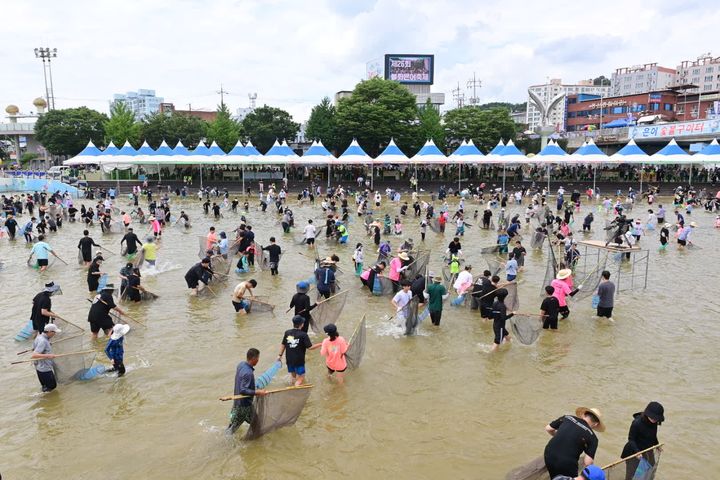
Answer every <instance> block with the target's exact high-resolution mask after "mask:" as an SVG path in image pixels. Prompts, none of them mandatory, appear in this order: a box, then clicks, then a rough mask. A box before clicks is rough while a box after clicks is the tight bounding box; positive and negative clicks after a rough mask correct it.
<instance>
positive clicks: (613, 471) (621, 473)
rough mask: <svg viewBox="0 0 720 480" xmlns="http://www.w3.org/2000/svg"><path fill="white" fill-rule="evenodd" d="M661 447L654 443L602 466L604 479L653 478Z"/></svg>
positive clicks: (636, 479)
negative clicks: (640, 450) (649, 446)
mask: <svg viewBox="0 0 720 480" xmlns="http://www.w3.org/2000/svg"><path fill="white" fill-rule="evenodd" d="M661 447H662V444H660V445H656V446H654V447H651V448H648V449H646V450H643V451H642V452H638V453H636V454H633V455H632V456H629V457H627V458H623V459H620V460H618V461H617V462H613V463H611V464H609V465H607V466H605V467H603V470H604V471H605V479H606V480H626V479H632V480H653V479H654V478H655V473H656V472H657V469H658V467H659V465H660V454H661V453H662V450H661ZM638 456H640V458H638Z"/></svg>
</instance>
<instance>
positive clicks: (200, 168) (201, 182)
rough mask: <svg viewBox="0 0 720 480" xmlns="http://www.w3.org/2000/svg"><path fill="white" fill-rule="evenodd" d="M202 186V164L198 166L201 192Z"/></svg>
mask: <svg viewBox="0 0 720 480" xmlns="http://www.w3.org/2000/svg"><path fill="white" fill-rule="evenodd" d="M202 188H203V184H202V164H200V190H202Z"/></svg>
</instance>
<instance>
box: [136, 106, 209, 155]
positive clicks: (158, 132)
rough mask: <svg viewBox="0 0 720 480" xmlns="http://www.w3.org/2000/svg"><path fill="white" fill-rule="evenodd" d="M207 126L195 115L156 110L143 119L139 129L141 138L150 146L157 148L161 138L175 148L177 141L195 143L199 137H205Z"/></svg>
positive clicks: (188, 143) (188, 144) (185, 143)
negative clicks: (169, 113)
mask: <svg viewBox="0 0 720 480" xmlns="http://www.w3.org/2000/svg"><path fill="white" fill-rule="evenodd" d="M207 127H208V124H207V122H205V121H204V120H202V119H200V118H197V117H191V116H187V115H181V114H178V113H173V114H171V115H168V114H166V113H160V112H157V113H154V114H152V115H148V116H146V117H145V118H144V119H143V121H142V125H141V127H140V130H141V135H142V138H144V139H145V141H146V142H148V144H149V145H150V146H151V147H152V148H158V147H159V146H160V144H161V143H162V141H163V140H165V142H166V143H167V144H168V145H169V146H170V147H171V148H175V146H176V145H177V143H178V141H182V142H183V145H186V146H193V145H197V144H198V142H199V141H200V139H201V138H205V136H206V134H207Z"/></svg>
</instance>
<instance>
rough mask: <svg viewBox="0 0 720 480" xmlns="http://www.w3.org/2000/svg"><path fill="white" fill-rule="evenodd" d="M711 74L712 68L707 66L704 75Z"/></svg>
mask: <svg viewBox="0 0 720 480" xmlns="http://www.w3.org/2000/svg"><path fill="white" fill-rule="evenodd" d="M712 72H713V67H712V66H709V67H707V68H706V69H705V73H712Z"/></svg>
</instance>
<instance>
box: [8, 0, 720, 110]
mask: <svg viewBox="0 0 720 480" xmlns="http://www.w3.org/2000/svg"><path fill="white" fill-rule="evenodd" d="M711 3H712V2H702V1H700V0H685V1H684V2H679V1H677V0H676V1H670V0H654V1H645V0H642V1H641V0H623V1H615V0H606V1H604V2H601V3H587V2H578V1H576V0H574V1H565V0H556V1H552V2H549V1H535V2H530V1H524V0H523V1H520V0H502V1H495V0H492V1H485V0H474V1H472V0H452V1H439V0H267V1H260V0H257V1H243V0H205V1H200V0H143V1H141V0H122V1H120V0H117V1H115V0H102V1H98V0H72V1H64V2H63V1H61V2H51V1H47V0H24V1H15V2H9V1H8V2H2V7H1V8H2V13H3V28H2V29H0V45H2V47H0V52H1V53H0V59H1V60H2V74H1V75H0V105H2V107H3V108H4V106H6V105H7V104H9V103H13V104H17V105H18V106H20V108H21V110H22V111H28V110H32V105H31V103H32V99H33V98H35V97H37V96H43V95H44V84H43V77H42V67H41V63H40V60H38V59H36V58H35V57H34V54H33V48H34V47H38V46H50V47H55V48H57V49H58V58H57V59H56V61H55V62H53V77H54V84H55V95H56V104H57V107H58V108H62V107H71V106H79V105H87V106H89V107H92V108H96V109H98V110H102V111H107V110H108V100H109V99H110V98H112V94H113V93H121V92H125V91H128V90H137V89H138V88H149V89H154V90H156V92H157V94H158V96H162V97H164V98H165V100H166V101H171V102H173V103H175V105H176V107H177V108H186V107H187V104H188V103H190V104H192V108H193V109H202V108H205V109H214V108H215V106H216V105H217V104H218V103H219V95H218V94H217V93H216V92H217V91H218V90H219V89H220V84H221V83H222V84H223V87H224V89H225V90H227V91H228V92H230V93H229V94H228V95H227V96H226V102H227V103H228V104H229V105H230V107H231V108H232V110H235V109H236V108H238V107H246V106H247V105H248V93H250V92H257V95H258V104H259V105H262V104H268V105H272V106H277V107H281V108H284V109H286V110H288V111H289V112H290V113H291V114H292V115H293V116H294V117H295V118H296V119H297V120H305V119H307V116H308V115H309V112H310V109H311V108H312V106H313V105H315V104H316V103H318V102H319V101H320V99H322V97H324V96H330V97H332V95H333V94H334V93H335V92H336V91H338V90H350V89H352V88H353V86H354V85H355V84H356V83H357V82H358V81H359V80H361V79H363V78H364V77H365V71H366V64H367V63H368V62H370V61H372V60H377V59H380V58H382V56H383V55H384V54H385V53H433V54H435V59H436V66H435V85H434V86H433V91H439V92H445V94H446V104H450V105H446V106H451V105H454V102H453V99H452V93H451V91H452V89H453V88H455V87H456V86H457V84H458V82H460V86H461V88H463V90H465V84H466V83H467V80H468V79H469V78H471V77H472V75H473V72H475V73H476V75H477V77H478V78H479V79H481V80H482V84H483V86H482V88H481V89H480V92H479V97H480V101H481V102H487V101H513V102H521V101H525V99H526V93H525V92H526V88H527V86H528V85H531V84H537V83H544V82H545V80H546V79H547V78H562V79H563V80H564V81H566V82H568V83H570V82H574V81H577V80H580V79H583V78H591V77H595V76H598V75H601V74H604V75H606V76H610V74H611V73H612V71H613V70H614V69H615V68H618V67H625V66H631V65H634V64H640V63H646V62H658V63H659V64H660V65H664V66H669V67H675V66H677V64H678V63H679V62H680V61H681V60H685V59H694V58H696V57H697V56H698V55H701V54H703V53H706V52H708V51H712V53H713V54H715V55H720V42H718V41H717V38H718V37H717V29H718V25H720V9H717V8H709V5H710V4H711ZM713 48H715V50H716V51H713ZM465 93H469V92H468V91H467V90H465Z"/></svg>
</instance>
